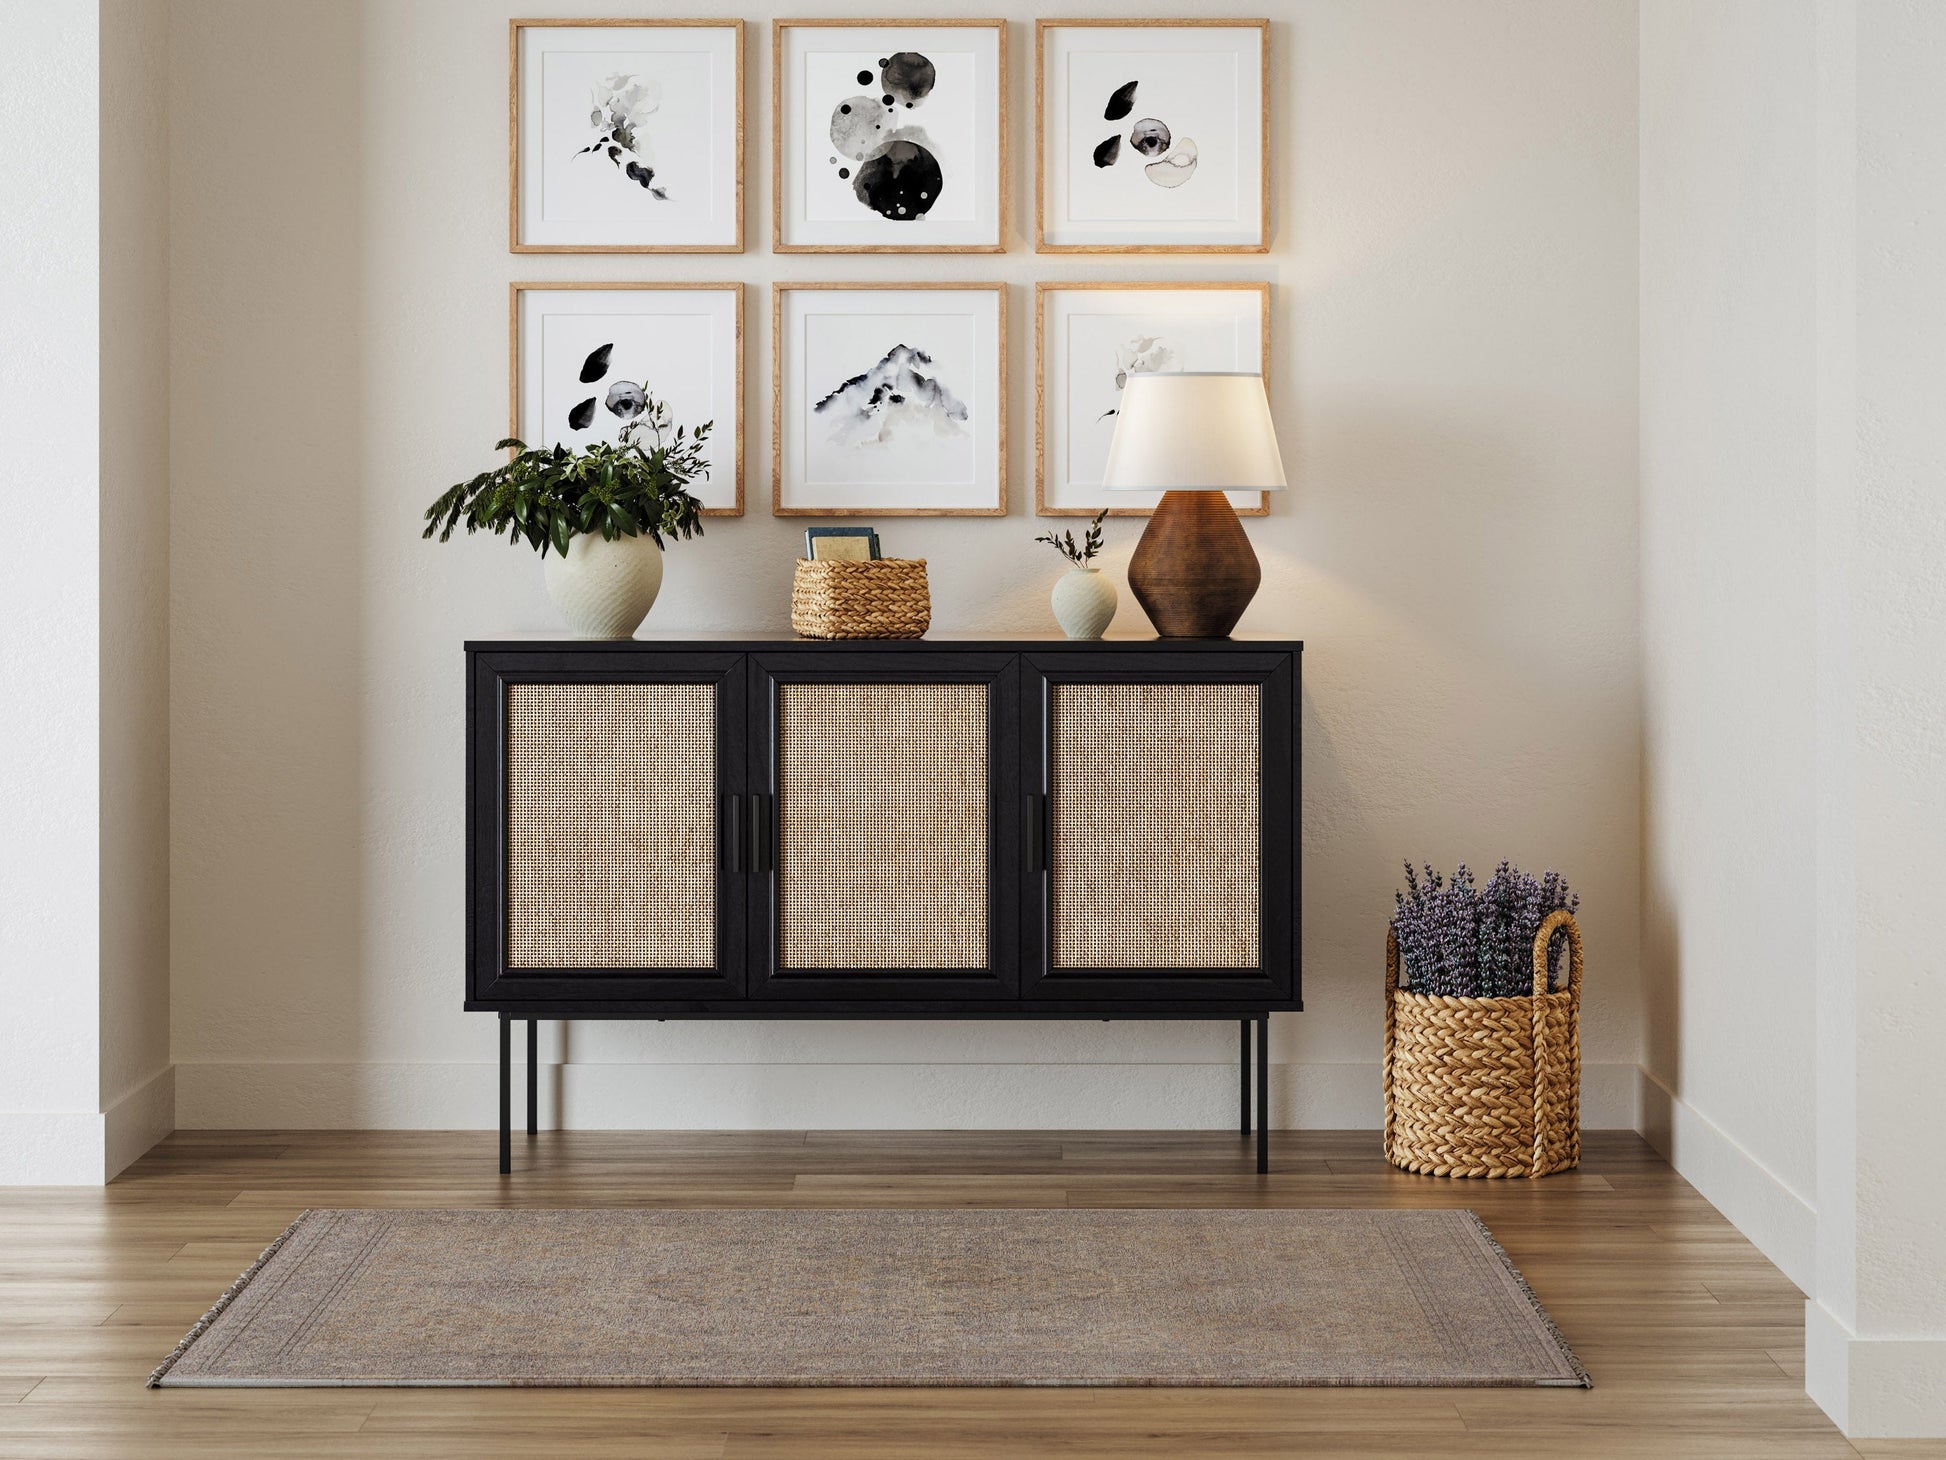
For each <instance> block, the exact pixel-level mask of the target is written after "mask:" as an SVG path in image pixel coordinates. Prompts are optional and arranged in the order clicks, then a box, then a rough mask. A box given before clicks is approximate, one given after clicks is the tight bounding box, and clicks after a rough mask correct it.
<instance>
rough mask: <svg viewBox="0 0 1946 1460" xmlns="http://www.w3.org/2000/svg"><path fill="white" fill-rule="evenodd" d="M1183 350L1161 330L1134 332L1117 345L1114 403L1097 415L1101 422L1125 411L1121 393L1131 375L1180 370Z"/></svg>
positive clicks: (1097, 420) (1098, 421) (1097, 421)
mask: <svg viewBox="0 0 1946 1460" xmlns="http://www.w3.org/2000/svg"><path fill="white" fill-rule="evenodd" d="M1181 368H1182V365H1181V353H1180V351H1178V350H1177V349H1176V347H1175V345H1173V344H1171V343H1170V342H1169V340H1167V339H1166V338H1164V337H1163V336H1162V335H1158V334H1137V335H1131V336H1129V337H1128V338H1127V339H1126V340H1123V341H1122V342H1121V343H1120V344H1118V345H1116V346H1115V404H1114V405H1112V406H1110V407H1109V408H1108V409H1107V410H1105V411H1103V412H1102V413H1101V414H1100V415H1099V416H1097V417H1095V421H1096V423H1097V424H1099V423H1100V422H1102V421H1111V420H1113V419H1114V418H1115V417H1116V416H1119V415H1120V414H1121V413H1122V402H1121V394H1122V391H1123V389H1124V388H1126V387H1127V385H1128V378H1129V376H1131V375H1152V374H1157V373H1160V372H1164V371H1170V370H1180V369H1181Z"/></svg>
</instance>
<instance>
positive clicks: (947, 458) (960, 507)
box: [770, 284, 1007, 517]
mask: <svg viewBox="0 0 1946 1460" xmlns="http://www.w3.org/2000/svg"><path fill="white" fill-rule="evenodd" d="M770 288H771V294H770V300H771V334H772V340H771V356H770V358H771V371H772V379H771V400H772V405H771V412H772V414H771V430H770V441H771V446H770V449H771V511H772V512H774V513H776V514H777V515H778V516H779V517H949V516H950V517H1004V516H1005V515H1006V512H1007V396H1006V380H1007V286H1006V285H1005V284H773V285H771V286H770Z"/></svg>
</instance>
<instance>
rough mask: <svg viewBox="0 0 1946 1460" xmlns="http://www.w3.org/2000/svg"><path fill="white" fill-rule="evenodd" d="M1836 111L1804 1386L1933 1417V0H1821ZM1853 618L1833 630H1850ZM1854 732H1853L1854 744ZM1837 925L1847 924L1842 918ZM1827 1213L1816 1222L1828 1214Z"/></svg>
mask: <svg viewBox="0 0 1946 1460" xmlns="http://www.w3.org/2000/svg"><path fill="white" fill-rule="evenodd" d="M1818 18H1819V27H1820V42H1821V45H1824V46H1825V47H1827V48H1828V50H1829V51H1830V53H1831V56H1830V60H1829V63H1828V72H1827V74H1826V76H1825V77H1824V87H1823V90H1822V92H1821V100H1823V101H1825V103H1826V104H1827V105H1828V106H1829V107H1830V108H1831V109H1832V110H1833V111H1834V112H1836V113H1837V116H1836V118H1835V121H1834V125H1833V126H1832V127H1831V128H1830V133H1831V137H1832V140H1833V142H1834V144H1835V145H1834V150H1836V148H1837V147H1838V146H1842V144H1844V143H1846V142H1848V143H1849V144H1850V146H1851V149H1852V159H1851V165H1850V166H1849V168H1842V169H1841V168H1833V169H1832V172H1833V174H1834V176H1833V177H1832V183H1833V187H1832V192H1833V197H1832V199H1831V205H1832V207H1833V208H1834V210H1842V214H1843V215H1845V216H1841V217H1840V218H1839V219H1838V220H1837V221H1836V223H1835V224H1834V225H1833V226H1832V227H1830V228H1829V229H1828V230H1827V239H1828V240H1829V241H1830V242H1832V243H1835V244H1837V245H1838V246H1839V247H1840V248H1841V249H1843V248H1844V246H1846V245H1848V246H1849V247H1848V252H1841V253H1840V254H1839V256H1838V258H1837V259H1835V260H1834V261H1833V267H1832V268H1831V269H1830V270H1828V273H1827V277H1826V279H1825V280H1824V282H1825V283H1826V285H1827V292H1828V293H1831V294H1835V295H1837V296H1838V298H1839V301H1840V303H1841V305H1849V306H1850V308H1851V317H1850V321H1849V322H1850V324H1851V330H1850V332H1849V336H1848V337H1840V338H1839V339H1838V340H1836V341H1834V344H1836V346H1837V348H1836V349H1835V350H1834V352H1833V353H1834V356H1835V360H1834V363H1833V368H1832V369H1831V370H1830V372H1829V375H1830V391H1831V393H1832V394H1833V395H1834V396H1835V397H1837V399H1836V401H1835V402H1834V404H1833V406H1832V408H1831V409H1830V411H1829V414H1828V425H1829V426H1830V428H1831V429H1830V433H1829V440H1828V446H1829V458H1830V460H1829V468H1828V471H1827V473H1826V475H1825V478H1824V482H1823V486H1824V489H1825V491H1826V493H1827V495H1828V496H1829V498H1830V501H1829V504H1828V507H1827V510H1826V515H1825V517H1824V518H1823V519H1821V526H1827V525H1828V527H1829V529H1830V533H1831V536H1832V537H1833V538H1834V539H1835V541H1834V542H1833V543H1832V544H1831V546H1830V548H1829V550H1828V551H1827V552H1826V553H1825V554H1824V555H1823V560H1824V566H1825V569H1826V571H1825V574H1824V576H1821V578H1820V580H1819V588H1820V591H1821V592H1824V593H1826V594H1827V595H1828V596H1832V597H1837V598H1839V599H1840V608H1839V610H1838V612H1837V613H1836V614H1834V616H1833V619H1834V622H1833V623H1832V624H1830V625H1829V626H1828V627H1829V628H1830V629H1831V630H1833V634H1832V638H1831V641H1830V643H1829V649H1830V653H1829V661H1828V662H1829V668H1830V671H1831V673H1830V676H1829V677H1830V678H1831V679H1832V680H1834V681H1836V683H1835V684H1834V686H1833V692H1832V694H1831V696H1830V705H1829V707H1828V714H1827V723H1828V726H1829V728H1830V729H1831V730H1832V731H1833V737H1832V738H1833V741H1834V742H1835V744H1834V750H1835V752H1836V753H1837V754H1839V755H1843V756H1844V763H1843V765H1842V766H1841V767H1840V770H1841V772H1842V773H1841V774H1840V775H1839V776H1838V777H1837V778H1836V785H1835V787H1834V791H1835V793H1836V794H1835V795H1834V801H1835V802H1836V810H1837V818H1836V819H1838V820H1839V822H1840V825H1839V827H1838V831H1839V833H1840V835H1841V836H1842V835H1843V832H1844V830H1845V828H1844V827H1843V824H1842V822H1843V818H1844V813H1845V798H1847V797H1848V798H1849V801H1850V817H1849V820H1850V834H1849V836H1844V837H1843V840H1844V841H1845V842H1846V843H1847V845H1846V846H1845V848H1844V850H1845V853H1846V854H1847V856H1846V857H1845V858H1844V859H1842V860H1840V861H1839V863H1838V865H1836V866H1835V867H1834V868H1833V869H1832V872H1833V875H1832V876H1831V878H1830V879H1829V882H1828V885H1827V887H1826V888H1825V894H1826V896H1825V901H1824V902H1823V903H1822V904H1821V907H1822V909H1823V910H1824V911H1826V912H1828V914H1829V916H1830V918H1831V920H1832V921H1833V922H1834V923H1835V924H1836V925H1837V929H1838V932H1839V934H1840V937H1838V938H1836V939H1833V940H1831V941H1832V942H1833V943H1834V944H1835V945H1836V946H1834V947H1833V948H1831V950H1830V951H1831V953H1832V955H1833V956H1832V958H1831V961H1830V964H1829V966H1828V968H1826V969H1825V970H1823V973H1822V982H1823V984H1824V986H1825V987H1824V990H1823V992H1824V998H1823V1002H1822V1003H1821V1007H1820V1014H1821V1017H1828V1018H1829V1021H1830V1025H1831V1028H1830V1032H1829V1034H1828V1036H1827V1037H1826V1039H1825V1040H1824V1042H1823V1043H1822V1044H1821V1047H1820V1061H1819V1066H1818V1079H1819V1103H1820V1106H1821V1107H1824V1106H1826V1105H1828V1106H1829V1107H1830V1111H1831V1118H1830V1119H1829V1120H1828V1121H1827V1122H1824V1123H1821V1125H1820V1150H1819V1176H1820V1186H1819V1193H1818V1195H1819V1201H1818V1211H1819V1218H1820V1228H1821V1230H1820V1233H1819V1238H1820V1240H1819V1247H1818V1288H1817V1292H1816V1294H1815V1295H1814V1299H1813V1301H1812V1302H1811V1304H1810V1305H1809V1308H1808V1325H1807V1327H1808V1332H1807V1337H1806V1360H1807V1363H1806V1377H1807V1382H1808V1384H1809V1387H1810V1389H1811V1393H1812V1395H1813V1396H1814V1397H1815V1398H1816V1399H1817V1400H1818V1401H1819V1403H1821V1404H1823V1405H1824V1407H1825V1408H1826V1409H1827V1410H1829V1411H1830V1412H1831V1414H1832V1415H1833V1417H1834V1418H1836V1419H1837V1420H1838V1421H1839V1423H1840V1424H1841V1425H1843V1426H1844V1428H1845V1431H1846V1433H1848V1434H1852V1435H1946V1219H1942V1215H1941V1214H1942V1212H1946V1136H1942V1135H1941V1133H1940V1131H1939V1128H1938V1124H1937V1121H1936V1120H1935V1118H1934V1112H1936V1111H1937V1110H1938V1109H1940V1107H1941V1104H1942V1102H1946V1073H1943V1071H1946V1064H1943V1063H1942V1060H1941V1058H1940V1031H1942V1030H1946V956H1942V953H1941V949H1940V941H1939V935H1938V909H1939V906H1940V895H1939V891H1938V889H1939V887H1940V885H1941V881H1942V878H1946V651H1942V645H1946V586H1942V585H1943V584H1946V579H1943V578H1942V575H1941V571H1940V564H1941V562H1942V561H1946V512H1942V510H1941V508H1940V500H1939V491H1940V484H1941V482H1942V481H1946V444H1943V443H1942V441H1941V439H1940V433H1939V417H1940V398H1941V390H1942V384H1943V383H1946V208H1942V206H1941V199H1942V198H1946V157H1942V155H1941V152H1940V148H1939V138H1940V137H1941V136H1942V135H1946V95H1942V92H1941V88H1940V85H1939V77H1940V69H1941V62H1942V58H1946V11H1942V10H1941V9H1940V8H1939V7H1937V6H1931V5H1920V4H1910V3H1884V0H1877V3H1855V4H1853V3H1838V0H1823V3H1821V4H1820V5H1819V7H1818ZM1847 635H1848V636H1847ZM1846 752H1848V754H1846ZM1847 930H1849V931H1850V933H1851V937H1850V939H1849V943H1850V946H1849V947H1847V946H1845V942H1846V940H1845V939H1844V938H1843V937H1842V934H1843V933H1844V932H1845V931H1847ZM1826 1227H1828V1228H1829V1230H1828V1231H1827V1230H1824V1229H1825V1228H1826Z"/></svg>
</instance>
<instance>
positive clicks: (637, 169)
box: [623, 162, 669, 199]
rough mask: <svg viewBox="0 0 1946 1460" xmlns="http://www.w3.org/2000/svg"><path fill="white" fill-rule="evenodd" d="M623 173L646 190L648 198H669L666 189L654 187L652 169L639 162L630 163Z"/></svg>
mask: <svg viewBox="0 0 1946 1460" xmlns="http://www.w3.org/2000/svg"><path fill="white" fill-rule="evenodd" d="M623 171H624V172H625V173H626V174H627V175H628V176H629V178H630V179H631V180H633V181H635V182H638V183H640V184H641V185H642V186H643V187H645V188H647V189H648V190H649V196H650V197H652V198H663V199H666V198H667V197H668V196H669V191H668V189H667V188H659V187H657V186H656V185H655V169H654V168H653V167H644V166H642V164H641V163H639V162H631V163H630V164H629V165H628V166H627V167H626V168H624V169H623Z"/></svg>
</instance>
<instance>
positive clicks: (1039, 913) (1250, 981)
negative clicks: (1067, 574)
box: [1021, 645, 1298, 1005]
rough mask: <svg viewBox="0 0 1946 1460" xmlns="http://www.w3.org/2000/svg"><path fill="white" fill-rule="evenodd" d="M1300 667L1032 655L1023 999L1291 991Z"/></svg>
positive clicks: (1284, 660) (1285, 658) (1127, 654)
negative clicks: (1027, 935)
mask: <svg viewBox="0 0 1946 1460" xmlns="http://www.w3.org/2000/svg"><path fill="white" fill-rule="evenodd" d="M1296 668H1297V665H1296V655H1295V654H1285V653H1279V652H1264V651H1260V650H1255V649H1252V648H1250V647H1248V646H1245V645H1238V646H1236V647H1235V648H1230V647H1228V646H1224V647H1217V646H1215V645H1210V646H1206V647H1197V648H1193V649H1192V648H1176V647H1172V646H1171V647H1163V646H1157V647H1154V648H1143V649H1130V650H1127V651H1124V652H1122V653H1120V654H1116V655H1112V656H1111V655H1104V654H1099V653H1095V654H1083V653H1077V652H1062V651H1053V652H1048V653H1040V654H1029V655H1025V656H1023V679H1024V681H1025V684H1024V689H1023V695H1024V698H1025V700H1026V702H1027V703H1028V704H1030V705H1031V706H1032V707H1033V709H1032V712H1030V713H1028V714H1025V715H1023V717H1022V727H1021V735H1022V755H1023V759H1024V762H1025V766H1026V770H1025V773H1024V774H1025V777H1026V779H1025V789H1026V792H1027V799H1028V802H1029V804H1030V807H1032V810H1031V811H1030V813H1029V814H1030V822H1029V827H1030V832H1031V835H1030V837H1029V848H1030V850H1029V853H1028V862H1027V869H1026V876H1025V879H1024V882H1023V918H1024V921H1025V923H1026V926H1027V928H1028V929H1029V936H1030V939H1034V940H1037V941H1031V942H1030V945H1029V947H1028V949H1027V951H1026V953H1025V955H1024V958H1023V973H1022V982H1021V989H1022V993H1023V994H1024V995H1025V996H1026V997H1027V998H1028V999H1030V1000H1034V1001H1046V1002H1048V1003H1053V1004H1057V1005H1058V1004H1060V1003H1065V1002H1078V1001H1083V1000H1095V1001H1100V1002H1103V1003H1108V1004H1113V1005H1120V1004H1123V1003H1125V1002H1126V1003H1128V1004H1130V1005H1135V1004H1138V1003H1140V1002H1142V1001H1147V1000H1160V1001H1184V1002H1191V1003H1193V1002H1198V1001H1203V1002H1210V1003H1215V1002H1219V1001H1222V1000H1228V999H1262V1000H1265V1001H1277V1000H1282V999H1289V998H1294V997H1295V995H1296V992H1297V970H1296V928H1297V913H1298V909H1297V891H1298V889H1297V879H1296V866H1297V824H1296V805H1297V803H1296V781H1297V758H1296V739H1295V714H1296V705H1297V693H1296V691H1297V675H1296Z"/></svg>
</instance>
